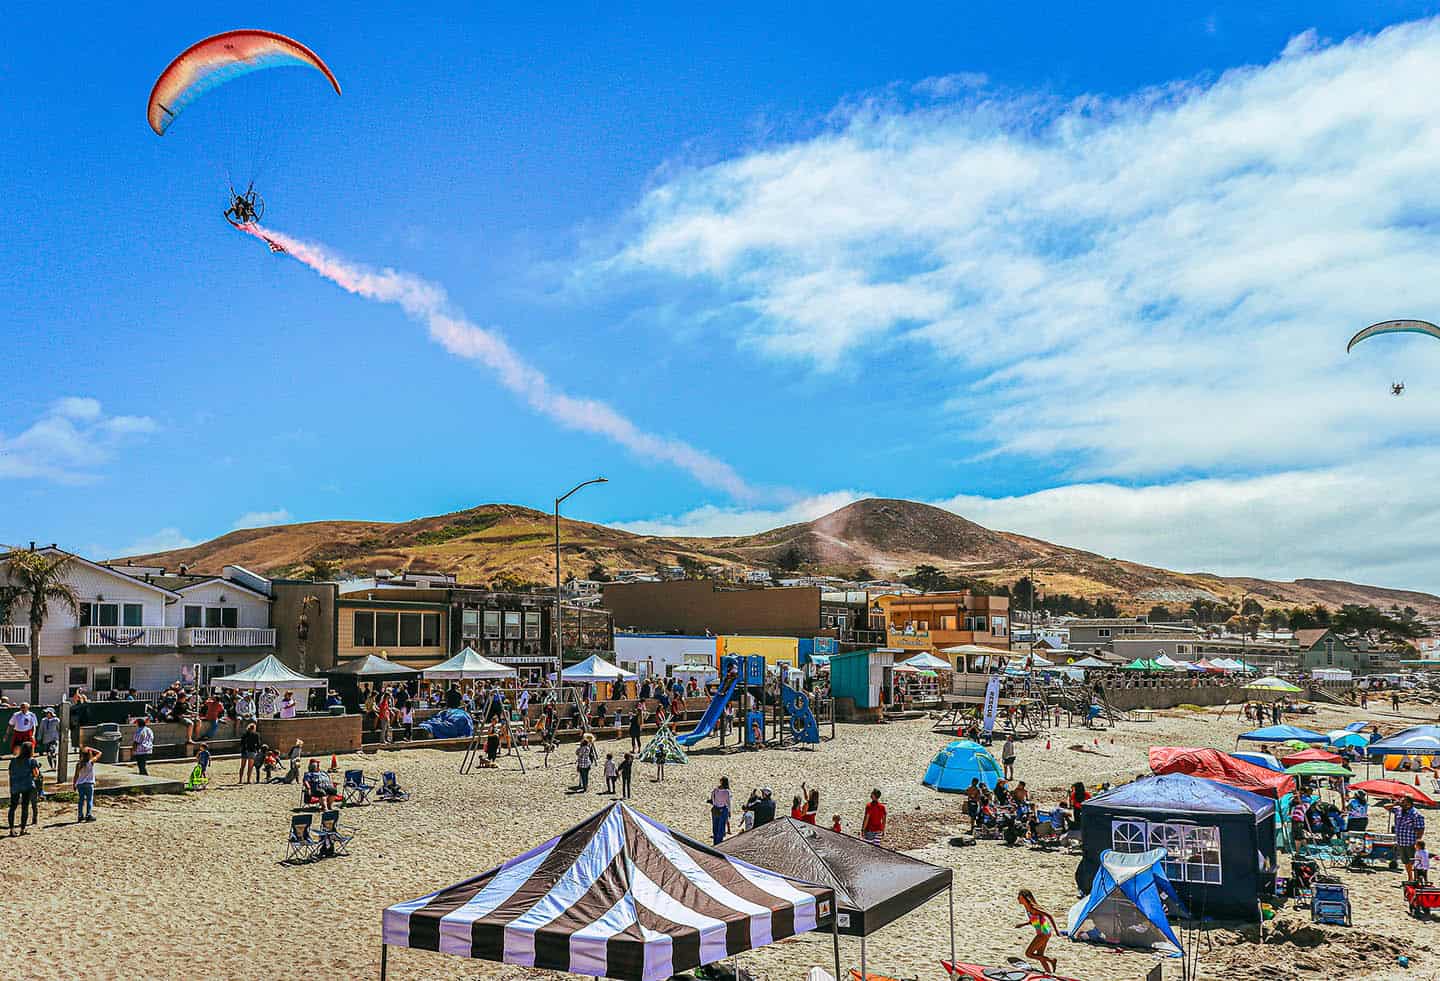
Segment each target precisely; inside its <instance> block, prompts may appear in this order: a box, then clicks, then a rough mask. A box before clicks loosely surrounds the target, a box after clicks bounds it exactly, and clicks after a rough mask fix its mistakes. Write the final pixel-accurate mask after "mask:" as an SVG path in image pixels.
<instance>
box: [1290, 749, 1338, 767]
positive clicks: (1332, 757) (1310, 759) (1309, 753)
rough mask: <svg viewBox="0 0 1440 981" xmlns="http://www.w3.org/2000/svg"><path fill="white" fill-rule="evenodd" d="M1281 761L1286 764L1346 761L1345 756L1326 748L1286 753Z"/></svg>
mask: <svg viewBox="0 0 1440 981" xmlns="http://www.w3.org/2000/svg"><path fill="white" fill-rule="evenodd" d="M1280 762H1281V763H1283V764H1285V765H1286V766H1294V765H1295V764H1297V763H1344V762H1345V758H1344V757H1343V756H1341V755H1340V754H1339V753H1332V752H1330V751H1329V750H1325V749H1302V750H1300V751H1299V752H1298V753H1286V754H1285V755H1284V756H1282V757H1280Z"/></svg>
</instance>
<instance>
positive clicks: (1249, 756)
mask: <svg viewBox="0 0 1440 981" xmlns="http://www.w3.org/2000/svg"><path fill="white" fill-rule="evenodd" d="M1230 755H1231V756H1233V757H1235V758H1236V759H1237V760H1244V761H1245V762H1246V763H1254V764H1255V765H1256V766H1263V767H1264V768H1265V769H1267V770H1274V771H1275V772H1276V773H1284V772H1285V768H1284V767H1283V766H1281V765H1280V761H1279V760H1277V759H1276V758H1275V757H1273V756H1271V755H1270V754H1269V753H1248V752H1241V753H1231V754H1230Z"/></svg>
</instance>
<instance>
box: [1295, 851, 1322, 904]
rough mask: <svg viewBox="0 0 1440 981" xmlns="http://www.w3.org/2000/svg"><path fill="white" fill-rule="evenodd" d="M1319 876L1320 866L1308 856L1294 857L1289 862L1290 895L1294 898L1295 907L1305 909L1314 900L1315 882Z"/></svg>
mask: <svg viewBox="0 0 1440 981" xmlns="http://www.w3.org/2000/svg"><path fill="white" fill-rule="evenodd" d="M1319 878H1320V866H1319V865H1318V864H1316V863H1315V862H1313V861H1311V860H1310V859H1308V858H1296V859H1292V860H1291V862H1290V895H1291V896H1293V897H1294V899H1295V907H1296V909H1307V908H1309V907H1310V906H1311V905H1312V904H1313V903H1314V902H1315V883H1316V881H1317V880H1318V879H1319Z"/></svg>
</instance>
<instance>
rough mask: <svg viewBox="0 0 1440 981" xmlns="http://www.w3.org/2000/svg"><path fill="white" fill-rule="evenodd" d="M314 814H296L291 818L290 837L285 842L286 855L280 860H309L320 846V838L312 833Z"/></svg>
mask: <svg viewBox="0 0 1440 981" xmlns="http://www.w3.org/2000/svg"><path fill="white" fill-rule="evenodd" d="M314 818H315V815H313V814H296V815H295V816H294V817H292V818H291V819H290V837H289V838H288V839H287V840H286V842H285V857H284V858H282V859H281V860H280V861H282V862H294V861H296V860H299V861H307V862H308V861H309V860H310V859H312V858H314V857H315V851H316V849H318V848H319V847H320V839H319V838H316V837H315V836H314V835H312V834H311V833H310V823H311V821H313V820H314Z"/></svg>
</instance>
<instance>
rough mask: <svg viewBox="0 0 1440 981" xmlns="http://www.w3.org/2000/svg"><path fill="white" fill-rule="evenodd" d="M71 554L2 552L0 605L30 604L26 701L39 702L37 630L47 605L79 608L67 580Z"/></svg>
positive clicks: (19, 550)
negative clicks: (2, 583) (28, 699)
mask: <svg viewBox="0 0 1440 981" xmlns="http://www.w3.org/2000/svg"><path fill="white" fill-rule="evenodd" d="M73 558H74V556H71V555H66V554H65V553H63V552H61V553H60V554H58V555H56V556H54V557H51V556H48V555H46V554H44V553H43V552H37V551H34V550H33V549H22V548H11V549H10V551H9V552H8V553H7V554H6V555H5V558H4V563H5V565H6V566H7V569H6V580H7V581H6V583H5V584H4V585H3V586H0V607H4V608H5V609H8V610H13V609H14V608H15V607H16V606H17V605H18V604H20V603H25V604H27V605H28V606H29V607H30V703H31V704H32V705H38V704H40V631H41V630H43V629H44V628H45V620H46V618H47V617H49V616H50V604H51V603H59V604H61V605H62V606H65V607H67V608H69V610H70V612H71V613H75V612H77V611H78V610H79V609H80V597H79V596H77V595H76V594H75V588H74V587H73V586H71V585H70V583H69V582H68V581H67V579H66V576H67V574H68V573H69V571H70V565H71V561H72V560H73Z"/></svg>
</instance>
